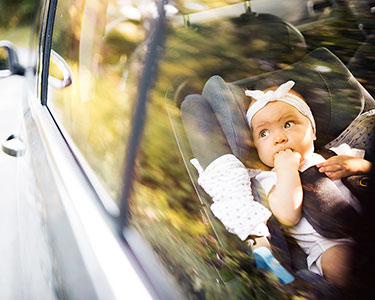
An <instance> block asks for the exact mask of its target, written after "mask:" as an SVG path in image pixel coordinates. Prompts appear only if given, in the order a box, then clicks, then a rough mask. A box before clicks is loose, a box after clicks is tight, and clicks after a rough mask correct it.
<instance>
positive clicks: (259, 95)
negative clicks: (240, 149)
mask: <svg viewBox="0 0 375 300" xmlns="http://www.w3.org/2000/svg"><path fill="white" fill-rule="evenodd" d="M294 84H295V82H294V81H292V80H289V81H288V82H285V83H284V84H282V85H280V86H279V87H278V88H277V90H276V91H267V92H266V93H264V92H263V91H260V90H253V91H251V90H246V91H245V95H246V96H250V97H252V98H254V99H255V100H257V101H256V102H255V103H254V104H253V105H251V106H250V107H249V109H248V110H247V113H246V118H247V121H248V122H249V126H250V129H251V120H252V119H253V117H254V115H255V114H256V113H257V112H258V111H260V110H261V109H262V108H263V107H265V106H266V105H267V104H268V103H269V102H272V101H282V102H285V103H288V104H290V105H292V106H294V107H295V108H296V109H297V110H298V111H299V112H300V113H301V114H303V115H304V116H305V117H307V118H309V120H310V123H311V126H312V128H313V131H314V133H315V132H316V129H315V121H314V117H313V115H312V113H311V110H310V107H309V106H308V105H307V104H306V102H305V101H303V100H302V99H301V98H300V97H298V96H296V95H294V94H292V93H289V91H290V90H291V89H292V87H293V86H294Z"/></svg>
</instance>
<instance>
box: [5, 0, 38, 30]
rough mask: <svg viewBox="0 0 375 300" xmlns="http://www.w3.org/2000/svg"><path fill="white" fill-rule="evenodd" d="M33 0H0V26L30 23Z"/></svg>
mask: <svg viewBox="0 0 375 300" xmlns="http://www.w3.org/2000/svg"><path fill="white" fill-rule="evenodd" d="M35 2H37V1H35V0H16V1H15V0H1V2H0V27H4V28H7V27H16V26H26V25H30V24H31V17H32V13H33V9H34V3H35Z"/></svg>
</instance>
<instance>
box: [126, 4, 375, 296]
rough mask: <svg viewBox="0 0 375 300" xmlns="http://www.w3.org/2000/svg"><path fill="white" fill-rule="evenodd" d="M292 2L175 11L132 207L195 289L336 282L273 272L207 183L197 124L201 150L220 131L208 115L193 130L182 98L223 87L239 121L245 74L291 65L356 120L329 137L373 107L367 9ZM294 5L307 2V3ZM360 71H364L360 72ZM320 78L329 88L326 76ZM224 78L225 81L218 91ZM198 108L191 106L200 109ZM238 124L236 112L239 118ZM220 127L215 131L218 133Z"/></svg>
mask: <svg viewBox="0 0 375 300" xmlns="http://www.w3.org/2000/svg"><path fill="white" fill-rule="evenodd" d="M285 2H286V3H288V5H285V6H284V2H283V1H271V0H269V1H260V0H254V1H246V3H245V4H244V3H243V2H236V1H191V2H189V3H186V2H184V1H176V3H175V6H176V8H177V9H178V13H176V14H174V15H172V16H170V18H169V23H168V27H167V28H166V42H165V49H164V51H163V54H162V56H161V58H160V61H159V71H158V77H157V79H156V81H155V86H154V87H153V89H152V92H150V94H149V99H148V100H149V102H148V104H147V114H146V117H145V128H144V134H143V138H142V142H141V145H140V149H139V151H138V154H137V159H136V163H135V165H136V167H135V170H134V185H133V193H132V194H131V196H130V199H129V211H130V216H129V219H130V225H131V226H133V227H134V228H136V229H137V230H138V231H139V232H140V233H141V234H142V236H143V237H144V238H145V240H146V241H148V242H149V244H150V245H151V247H152V248H153V250H154V252H155V254H156V255H157V256H158V257H159V258H160V260H161V261H162V263H163V264H164V266H165V268H166V270H168V272H169V273H170V275H171V276H172V277H174V278H175V280H176V282H177V283H178V284H179V285H180V287H181V288H182V289H183V290H184V291H186V297H187V298H190V299H211V298H215V299H221V298H222V299H227V298H228V297H229V298H232V299H240V298H241V297H244V298H253V297H254V298H260V299H261V298H262V297H263V296H264V298H266V299H282V298H283V297H285V298H289V297H291V298H293V297H299V296H301V297H304V296H303V295H306V294H309V293H310V294H311V297H312V298H313V297H315V296H316V295H317V294H316V293H318V294H319V292H322V293H323V294H324V293H325V292H327V293H329V291H327V290H324V288H322V290H320V291H317V290H316V287H315V288H314V287H312V286H311V285H310V283H311V281H308V280H304V279H302V278H303V276H302V275H301V276H300V277H299V276H297V281H296V283H295V284H294V285H293V291H291V290H289V288H288V287H286V286H283V285H281V284H280V283H279V282H278V280H277V279H276V278H275V277H274V276H272V275H270V274H268V275H269V276H264V274H263V273H262V272H259V270H257V269H256V268H255V264H254V257H253V256H252V250H251V249H250V248H249V246H247V244H246V243H244V242H241V241H240V239H239V238H238V236H236V235H234V234H231V233H229V232H228V231H227V229H226V228H225V227H224V225H223V224H222V223H221V222H220V221H219V220H218V219H217V218H216V217H215V216H214V215H213V214H212V212H211V210H210V207H211V205H212V203H213V200H212V199H211V197H210V196H209V195H208V194H207V193H206V192H205V191H203V190H202V188H201V187H200V185H199V183H198V177H199V175H198V171H197V170H196V169H195V167H194V166H193V165H192V163H191V161H190V160H191V159H193V158H196V154H197V152H195V151H194V149H193V148H194V147H193V146H194V145H192V144H191V139H190V138H189V137H188V136H190V137H193V138H194V137H195V138H196V140H198V141H203V142H202V144H201V147H206V148H201V149H200V154H202V153H203V154H207V153H214V152H215V151H216V148H215V147H216V146H217V145H218V144H217V143H215V142H211V145H209V144H210V141H207V140H202V139H201V137H200V135H204V133H207V131H208V130H206V131H205V128H204V126H205V121H206V120H205V119H202V120H200V121H201V122H200V124H201V125H202V128H196V130H195V131H190V132H188V129H189V128H186V127H184V123H183V121H182V112H181V104H182V103H183V102H184V101H185V99H187V97H189V96H194V97H196V96H202V94H203V96H204V97H207V98H208V97H210V95H211V96H212V98H211V99H210V100H209V101H220V100H221V99H223V103H224V104H223V107H224V108H223V110H221V111H216V112H215V113H216V117H217V121H218V123H220V122H224V121H223V120H224V119H227V120H228V119H229V120H230V121H232V116H231V115H230V114H226V113H227V112H228V111H227V110H225V109H226V107H227V104H228V101H234V102H235V103H236V101H238V103H239V104H238V107H237V106H236V107H237V108H236V109H235V112H234V114H238V115H240V114H241V113H243V114H244V111H243V110H242V111H241V109H242V108H241V105H242V104H244V103H242V101H245V100H246V99H245V100H244V97H241V96H238V95H240V93H242V94H243V90H244V89H245V88H246V86H247V85H248V86H251V84H253V86H254V87H255V86H256V84H259V82H261V81H263V80H264V79H265V78H268V77H271V78H272V79H273V80H274V79H275V78H276V77H277V76H280V77H282V76H284V75H283V74H286V75H285V76H286V77H285V78H288V77H287V76H292V75H291V74H294V75H293V76H296V79H297V80H300V81H302V82H306V84H307V85H308V86H309V89H310V90H311V91H310V92H311V93H315V92H316V94H317V95H318V97H319V100H317V102H316V103H315V105H316V107H317V108H318V109H317V110H321V111H325V108H324V109H323V104H324V103H323V102H324V101H323V100H322V99H323V98H324V99H328V100H327V102H326V104H328V106H329V105H333V103H332V102H330V100H329V99H331V100H332V99H333V98H332V97H335V99H341V102H339V104H338V106H337V110H334V111H332V115H333V116H334V119H332V122H333V123H336V122H337V123H340V122H341V121H342V120H341V119H345V123H344V124H341V125H342V126H341V127H340V128H339V129H338V128H336V127H335V128H333V129H332V130H331V131H330V132H329V134H328V133H327V135H326V136H323V138H322V139H323V140H324V142H325V143H326V142H328V141H330V140H332V139H333V138H335V137H337V136H339V135H340V133H341V132H342V130H344V128H345V127H346V126H347V125H349V123H351V122H352V121H353V120H354V119H355V117H356V116H357V115H358V114H359V113H360V112H361V111H363V108H364V107H365V110H366V109H367V110H370V109H371V108H374V101H373V99H372V100H369V99H370V98H366V99H364V98H362V96H363V93H366V92H363V90H362V87H361V85H360V84H359V82H360V83H361V84H363V85H364V86H365V88H366V91H368V92H370V93H372V94H373V95H374V93H373V83H372V81H371V80H369V79H368V78H366V76H365V75H362V76H361V75H360V74H361V73H362V74H368V72H371V69H370V68H369V69H365V67H364V66H365V65H366V64H364V65H361V67H359V68H358V65H357V68H356V67H354V65H353V64H352V63H353V60H354V58H356V57H357V56H356V55H357V54H358V53H359V52H358V51H364V52H360V53H361V55H363V56H364V57H367V58H370V57H371V55H372V54H371V53H370V52H369V51H370V49H367V48H366V47H362V46H363V45H367V46H369V45H368V44H366V43H367V42H366V34H365V33H364V32H363V31H361V30H360V29H359V27H358V23H361V20H360V19H357V18H355V16H354V15H353V13H352V10H351V8H350V7H349V6H346V5H343V4H342V3H339V1H337V2H336V1H303V0H301V1H285ZM246 4H247V5H246ZM289 5H292V6H293V8H294V7H296V8H298V9H297V11H298V13H296V14H295V10H294V9H293V10H291V9H290V6H289ZM371 49H373V48H371ZM326 55H327V56H326ZM332 55H333V56H332ZM333 57H334V58H333ZM328 58H329V59H328ZM330 59H332V63H331V61H330ZM356 63H362V64H363V63H364V62H360V61H356ZM350 66H353V68H351V69H349V67H350ZM308 70H310V71H308ZM348 70H349V71H348ZM359 71H361V72H359ZM293 72H294V73H293ZM349 72H353V73H354V74H355V76H356V79H355V80H354V77H353V78H352V77H351V76H352V75H350V74H351V73H349ZM311 74H314V76H312V75H311ZM217 75H218V76H220V77H221V78H222V81H220V82H219V84H217V85H215V86H213V87H212V88H211V89H210V86H209V84H208V81H209V79H210V78H211V77H212V76H217ZM328 75H329V76H331V77H329V79H327V78H328V77H326V76H328ZM267 76H268V77H267ZM315 76H316V77H315ZM349 78H350V80H349ZM216 79H217V78H216ZM318 81H319V82H321V84H322V85H323V86H324V88H325V90H323V88H322V90H320V89H318V88H316V85H317V82H318ZM216 82H218V81H216ZM353 82H355V84H354V83H353ZM330 83H336V84H338V86H339V88H338V89H337V87H336V89H337V90H336V91H335V93H336V94H335V95H331V94H330V93H331V91H332V90H331V89H330ZM327 86H328V89H329V90H328V91H327ZM218 90H225V91H224V92H223V93H222V94H220V93H217V94H215V91H218ZM205 91H206V94H204V93H205ZM315 96H316V95H315ZM215 97H216V98H215ZM336 97H338V98H336ZM234 98H235V99H234ZM212 99H213V100H212ZM247 101H248V100H247ZM247 105H248V102H247ZM228 106H229V105H228ZM199 114H200V111H198V110H196V111H192V115H196V116H199ZM341 116H342V117H341ZM325 118H326V117H325V116H324V117H322V118H321V119H322V120H323V119H325ZM233 119H235V118H233ZM244 119H245V117H244V116H243V120H242V122H245V121H244ZM230 121H228V122H230ZM235 125H236V124H235V123H231V125H230V126H229V127H230V128H231V130H232V129H233V126H235ZM218 126H220V125H218ZM319 126H321V125H319ZM328 127H329V126H321V128H322V130H321V132H323V133H324V132H325V131H329V128H328ZM237 129H238V128H234V131H235V130H237ZM200 130H201V131H200ZM220 130H221V129H219V131H220ZM223 130H224V129H223ZM238 130H240V129H238ZM247 130H248V129H247ZM231 132H232V131H231ZM215 133H216V132H215ZM215 133H211V136H210V138H212V139H215V138H217V136H215ZM233 134H234V135H235V134H236V133H233ZM238 137H241V135H238ZM352 142H354V139H353V140H352ZM203 145H205V146H203ZM357 145H358V144H357ZM195 146H196V145H195ZM198 146H199V145H198ZM247 146H248V145H247ZM361 146H362V147H365V146H364V145H363V144H362V145H361ZM232 150H233V149H232ZM198 152H199V151H198ZM251 155H253V156H251V157H250V156H246V157H244V162H245V163H249V165H248V166H250V167H251V168H252V169H255V168H262V167H263V166H261V165H260V164H259V161H252V159H253V158H254V155H256V153H255V154H254V153H252V154H251ZM198 158H199V157H198ZM259 190H260V189H259ZM258 196H260V197H261V195H258ZM258 199H259V198H258ZM229 229H230V228H228V230H229ZM276 248H277V247H276ZM301 262H302V265H299V263H301ZM293 264H294V265H293ZM292 265H293V266H291V267H290V268H291V269H289V270H294V271H292V272H297V270H299V269H298V268H297V265H299V267H301V266H305V267H304V270H305V271H307V267H306V260H305V261H293V262H292ZM302 269H303V267H302ZM293 274H295V273H293ZM303 274H306V273H303ZM308 276H310V275H308ZM304 278H306V277H304ZM320 295H321V294H320ZM327 295H329V294H327ZM327 295H326V296H327ZM331 296H332V294H331ZM317 297H318V298H319V297H320V296H317ZM328 297H330V296H328Z"/></svg>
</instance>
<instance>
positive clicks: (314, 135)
mask: <svg viewBox="0 0 375 300" xmlns="http://www.w3.org/2000/svg"><path fill="white" fill-rule="evenodd" d="M313 141H316V133H315V132H314V139H313Z"/></svg>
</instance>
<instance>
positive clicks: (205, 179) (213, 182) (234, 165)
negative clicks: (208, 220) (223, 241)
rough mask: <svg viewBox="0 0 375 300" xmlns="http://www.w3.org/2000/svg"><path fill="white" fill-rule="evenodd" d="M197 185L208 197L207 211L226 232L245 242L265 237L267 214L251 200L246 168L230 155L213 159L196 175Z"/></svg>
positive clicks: (266, 233)
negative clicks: (250, 236)
mask: <svg viewBox="0 0 375 300" xmlns="http://www.w3.org/2000/svg"><path fill="white" fill-rule="evenodd" d="M198 183H199V184H200V185H201V186H202V188H203V189H204V190H205V191H206V192H207V194H209V195H210V196H211V197H212V200H213V202H214V203H213V204H212V205H211V210H212V212H213V214H214V215H215V216H216V217H217V218H218V219H219V220H220V221H221V222H222V223H223V224H224V226H225V227H226V228H227V230H228V231H230V232H232V233H234V234H236V235H238V236H239V238H240V239H241V240H245V239H246V238H247V237H248V236H249V235H257V236H267V235H269V232H268V228H267V226H266V224H265V223H266V221H267V220H268V218H269V217H270V216H271V212H270V211H269V210H268V209H267V208H266V207H264V206H263V205H262V204H260V203H258V202H256V201H254V198H253V195H252V192H251V183H250V176H249V173H248V170H247V169H246V167H245V166H244V165H243V164H242V162H241V161H240V160H238V159H237V158H236V157H235V156H234V155H232V154H225V155H223V156H220V157H219V158H217V159H216V160H214V161H213V162H212V163H211V164H210V165H209V166H208V167H207V168H206V169H205V170H204V171H201V172H200V175H199V178H198Z"/></svg>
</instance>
